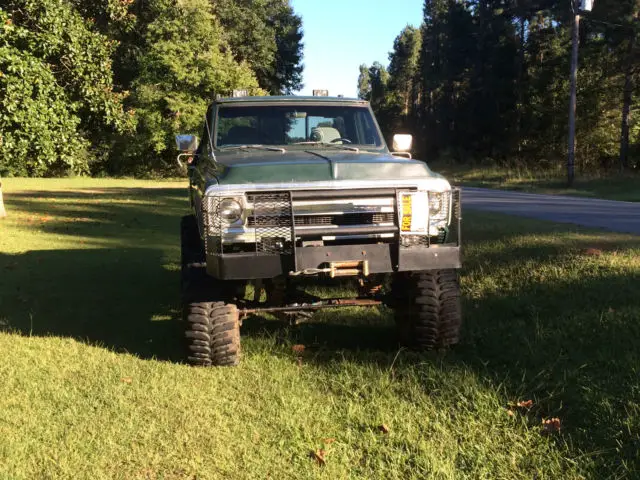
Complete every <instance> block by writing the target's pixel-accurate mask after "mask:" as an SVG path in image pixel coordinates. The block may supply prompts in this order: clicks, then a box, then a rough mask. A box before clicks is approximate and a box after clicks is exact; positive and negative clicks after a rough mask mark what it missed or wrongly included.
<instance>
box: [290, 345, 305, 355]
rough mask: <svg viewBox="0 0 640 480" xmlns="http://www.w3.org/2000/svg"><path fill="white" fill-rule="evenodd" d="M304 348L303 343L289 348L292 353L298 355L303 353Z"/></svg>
mask: <svg viewBox="0 0 640 480" xmlns="http://www.w3.org/2000/svg"><path fill="white" fill-rule="evenodd" d="M304 348H305V347H304V345H294V346H293V347H291V350H293V352H294V353H297V354H298V355H300V354H302V353H304Z"/></svg>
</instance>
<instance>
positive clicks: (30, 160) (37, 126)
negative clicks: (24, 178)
mask: <svg viewBox="0 0 640 480" xmlns="http://www.w3.org/2000/svg"><path fill="white" fill-rule="evenodd" d="M5 8H6V11H5V10H0V38H1V40H0V106H1V108H0V110H1V111H2V114H1V115H0V140H1V144H0V158H1V159H2V160H0V162H1V163H0V173H3V174H4V175H55V174H61V173H66V172H72V173H85V172H87V169H88V163H87V161H88V158H87V157H88V155H87V152H86V149H87V148H88V147H89V144H88V142H87V140H86V138H85V136H84V135H83V133H82V131H83V130H85V129H90V128H93V129H102V128H110V129H114V130H118V131H120V132H126V131H127V130H128V129H130V128H131V126H132V121H131V118H130V115H128V114H126V113H125V112H124V111H123V108H122V100H123V98H124V94H122V93H116V92H114V90H113V82H112V75H111V70H110V65H111V60H110V55H111V53H112V51H113V47H114V45H113V43H112V42H110V41H109V40H108V39H107V38H105V37H104V36H103V35H101V34H99V33H96V32H94V31H92V30H91V26H90V24H89V23H88V22H87V21H85V20H84V19H83V18H82V17H81V16H80V15H79V14H78V13H77V12H76V11H75V10H74V9H73V8H72V7H71V6H70V5H69V4H67V3H65V2H61V1H57V0H43V1H40V0H38V1H35V0H13V1H10V2H8V4H7V5H6V6H5Z"/></svg>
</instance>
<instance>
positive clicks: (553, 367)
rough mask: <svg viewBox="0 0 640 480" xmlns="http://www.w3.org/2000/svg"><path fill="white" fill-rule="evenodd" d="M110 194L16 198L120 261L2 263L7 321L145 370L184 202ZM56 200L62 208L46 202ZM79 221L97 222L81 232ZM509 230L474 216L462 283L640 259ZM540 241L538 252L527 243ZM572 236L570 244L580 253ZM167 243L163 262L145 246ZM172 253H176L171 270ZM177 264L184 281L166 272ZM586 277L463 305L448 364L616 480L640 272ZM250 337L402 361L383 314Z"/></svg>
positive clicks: (539, 230)
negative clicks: (557, 424) (497, 391)
mask: <svg viewBox="0 0 640 480" xmlns="http://www.w3.org/2000/svg"><path fill="white" fill-rule="evenodd" d="M102 190H104V191H103V192H101V193H93V192H94V191H93V190H92V191H91V193H90V192H82V191H71V192H48V191H43V192H39V193H37V194H36V195H35V196H34V193H33V192H29V193H26V192H20V193H18V194H13V195H12V196H11V198H10V199H7V200H8V202H7V203H8V204H9V205H11V206H12V208H15V209H17V210H21V211H23V212H26V213H27V214H35V215H37V214H51V215H53V216H54V219H53V220H52V221H49V222H47V223H46V224H43V225H42V226H41V227H40V229H41V230H44V231H45V232H47V233H56V234H68V235H72V236H86V237H93V238H96V239H97V238H109V239H111V240H115V241H116V242H117V243H118V244H120V245H122V248H117V249H92V250H86V249H85V250H47V251H45V250H38V251H32V252H28V253H26V254H21V255H3V254H0V278H1V280H2V284H1V289H0V321H3V322H5V323H6V324H7V325H5V327H4V328H7V329H13V330H17V331H19V332H21V333H23V334H32V335H49V334H51V335H61V336H70V337H73V338H77V339H81V340H84V341H88V342H90V343H98V344H101V345H104V346H106V347H109V348H113V349H115V350H118V351H128V352H131V353H134V354H136V355H138V356H140V357H143V358H151V357H156V358H160V359H168V360H177V359H179V358H180V357H181V354H182V352H181V336H182V333H181V328H180V325H179V324H178V323H177V322H174V321H171V320H172V319H175V318H176V317H177V316H178V315H179V312H178V311H177V310H178V272H177V257H178V255H177V251H178V243H179V239H178V222H179V217H180V215H182V214H184V212H185V211H186V201H185V199H184V192H183V191H182V190H181V189H151V190H148V189H102ZM38 195H41V198H39V197H38ZM51 198H54V199H56V202H55V203H54V205H53V206H51V205H48V203H47V199H51ZM34 199H35V200H34ZM127 199H130V200H131V202H127ZM78 216H82V217H86V218H88V219H89V220H90V222H73V221H72V220H73V219H75V218H77V217H78ZM505 218H507V217H502V216H497V215H488V214H475V213H474V214H472V215H471V214H470V215H467V217H466V220H465V222H466V223H465V224H466V225H467V227H466V230H467V232H469V233H468V234H467V235H466V238H467V240H468V242H467V243H466V245H467V246H468V248H467V254H466V255H467V258H466V260H465V268H464V270H463V280H464V277H467V278H474V279H477V280H478V281H481V280H482V279H483V278H490V279H493V280H499V281H507V282H508V281H509V276H510V275H519V276H523V277H525V278H528V277H527V276H529V275H533V274H534V273H535V272H534V270H535V271H536V272H538V273H540V272H543V273H544V272H545V271H548V270H551V271H552V270H553V269H554V268H556V267H557V266H558V265H559V264H560V263H561V262H563V261H565V262H566V261H571V259H572V257H571V256H570V255H569V254H571V255H575V254H576V252H581V251H583V250H586V249H589V248H599V249H602V250H604V251H609V250H624V249H629V248H640V239H638V240H635V239H634V238H633V237H629V236H626V237H617V236H615V235H598V236H590V235H586V236H580V235H574V233H569V234H567V233H566V232H576V231H578V232H579V231H580V229H577V228H574V227H570V226H562V227H556V226H553V227H551V226H549V225H548V224H544V223H542V222H534V221H528V220H527V221H522V220H518V219H516V218H512V217H509V220H508V222H509V223H508V224H506V221H505ZM67 220H69V221H67ZM123 225H124V226H123ZM530 233H534V234H535V235H534V237H533V238H532V239H530V240H528V241H523V242H520V241H519V240H518V239H520V238H521V237H526V236H528V235H529V234H530ZM557 234H560V238H559V239H558V238H556V235H557ZM562 234H564V235H570V236H571V238H570V243H567V238H568V237H567V238H562ZM161 242H162V245H164V246H165V247H164V249H161V248H155V247H151V246H150V245H149V244H152V245H156V244H160V243H161ZM167 246H171V247H167ZM167 248H171V249H172V250H171V251H172V252H173V253H170V254H169V259H167ZM574 260H575V261H579V260H580V259H579V258H577V257H576V258H574ZM167 263H170V264H174V265H175V267H176V269H175V271H171V270H168V269H167V268H165V267H164V266H163V265H165V264H167ZM590 268H592V270H590V274H589V275H586V276H584V277H580V276H578V277H575V278H564V277H562V276H561V277H560V279H557V278H554V277H553V276H551V277H550V278H549V279H544V278H542V277H541V276H540V275H538V276H536V277H535V278H534V277H533V276H531V277H530V278H528V281H526V282H524V283H523V282H522V278H519V279H514V281H516V280H517V281H520V283H523V286H520V287H517V288H509V289H504V290H501V289H500V288H495V289H493V293H485V294H483V295H482V296H481V297H480V298H479V299H478V300H473V299H471V298H467V299H466V300H465V308H464V311H465V323H466V327H465V332H464V337H463V343H462V344H461V345H460V346H459V347H457V348H456V349H455V350H454V351H453V352H451V353H450V354H449V355H448V356H446V357H444V358H445V363H449V364H454V365H456V364H458V365H464V366H465V367H467V368H471V369H473V370H475V371H477V372H478V373H479V374H480V376H482V377H483V378H488V379H489V380H490V381H491V382H492V383H493V384H495V385H500V386H501V387H500V388H502V389H504V392H505V395H506V396H507V397H508V398H510V399H513V400H518V399H528V398H533V399H534V400H535V408H534V409H533V410H532V412H531V414H530V415H531V421H532V422H534V423H535V422H539V421H540V419H541V418H543V417H548V416H558V417H560V418H561V420H562V422H563V425H564V431H565V432H566V435H565V437H564V438H565V439H566V440H567V442H568V443H569V447H570V448H577V449H578V450H576V452H577V451H581V452H593V454H592V455H590V456H592V457H593V458H594V461H595V463H596V465H597V466H598V467H599V468H598V471H599V473H601V474H602V475H600V476H601V477H609V476H615V474H616V473H620V474H624V473H625V472H627V473H628V472H637V471H639V470H640V458H639V456H638V453H637V452H638V451H639V450H640V439H639V436H638V432H640V407H639V405H640V380H639V373H640V367H639V366H640V349H638V342H639V341H640V322H638V319H640V273H639V272H638V271H637V270H635V271H633V270H630V269H627V270H625V271H622V270H620V269H613V268H609V267H607V265H605V264H604V263H603V262H600V263H595V264H594V265H592V266H591V267H590ZM469 288H471V286H469ZM242 333H243V335H245V336H246V337H253V338H261V337H269V338H274V337H275V338H276V339H277V340H278V341H281V342H282V343H291V344H296V343H300V344H304V345H306V346H308V347H309V352H308V356H307V357H306V358H309V359H310V361H313V362H315V363H316V364H318V365H320V366H323V365H327V364H328V363H330V362H335V361H340V360H341V359H342V358H344V357H345V356H346V357H347V358H348V359H349V360H350V361H354V362H362V363H369V364H377V365H380V366H382V367H384V368H387V369H388V368H389V366H390V363H391V362H392V361H393V360H394V357H395V354H396V352H397V342H396V340H395V333H394V328H393V325H392V323H391V321H390V315H389V314H388V313H386V312H384V311H383V313H382V314H379V313H377V312H376V311H372V312H367V311H366V310H365V311H363V310H356V309H353V310H348V311H345V312H344V313H336V312H328V311H327V312H324V313H321V314H317V317H316V318H314V320H313V321H312V322H311V323H306V324H302V325H301V326H298V327H289V325H288V324H287V323H284V322H280V321H277V320H266V319H264V318H260V317H254V318H250V319H247V320H246V322H245V324H244V325H243V330H242ZM421 358H422V359H423V358H424V357H420V356H418V355H415V354H406V355H405V354H403V355H401V356H400V358H399V359H398V362H397V363H396V366H397V368H399V369H401V368H404V366H408V367H410V366H411V365H412V363H414V364H415V363H417V362H418V361H423V360H420V359H421ZM427 358H436V356H435V355H434V356H431V355H429V356H428V357H427ZM437 358H438V359H441V358H442V356H437ZM425 388H426V387H425ZM505 406H506V405H505Z"/></svg>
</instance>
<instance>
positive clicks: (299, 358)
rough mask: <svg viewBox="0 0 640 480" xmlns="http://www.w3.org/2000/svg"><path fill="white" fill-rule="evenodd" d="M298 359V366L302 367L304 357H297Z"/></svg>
mask: <svg viewBox="0 0 640 480" xmlns="http://www.w3.org/2000/svg"><path fill="white" fill-rule="evenodd" d="M296 360H297V361H298V367H300V368H301V367H302V357H297V358H296Z"/></svg>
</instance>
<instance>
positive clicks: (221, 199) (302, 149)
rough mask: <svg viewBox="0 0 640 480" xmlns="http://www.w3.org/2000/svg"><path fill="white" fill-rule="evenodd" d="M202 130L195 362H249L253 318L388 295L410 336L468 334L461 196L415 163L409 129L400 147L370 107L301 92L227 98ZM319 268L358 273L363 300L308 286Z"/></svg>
mask: <svg viewBox="0 0 640 480" xmlns="http://www.w3.org/2000/svg"><path fill="white" fill-rule="evenodd" d="M203 132H204V133H203V138H202V141H201V142H199V144H198V139H197V138H196V137H194V136H191V135H179V136H178V137H177V138H176V141H177V143H178V149H179V150H181V151H182V152H183V153H181V154H180V155H179V156H178V159H179V161H180V159H185V158H187V159H188V170H189V190H190V198H191V207H192V214H191V215H188V216H185V217H183V218H182V232H181V234H182V289H183V311H184V313H183V317H184V325H185V337H186V340H187V359H188V361H189V362H190V363H192V364H195V365H236V364H237V363H238V362H239V360H240V324H241V320H242V318H244V317H245V316H247V315H250V314H256V313H260V312H272V313H275V314H278V315H285V314H290V315H293V314H296V313H299V311H301V310H304V311H314V310H318V309H321V308H333V307H338V306H347V305H348V306H352V305H365V306H374V305H381V304H385V305H388V306H389V307H391V308H392V309H393V310H394V312H395V318H396V322H397V326H398V334H399V340H400V342H401V344H403V345H406V346H409V347H412V348H416V349H432V348H443V347H447V346H449V345H452V344H455V343H456V342H457V341H458V337H459V330H460V325H461V311H460V290H459V285H458V276H457V269H458V268H460V266H461V260H460V234H461V229H460V227H461V225H460V222H461V215H460V191H459V190H458V189H455V188H452V187H451V185H450V184H449V182H448V181H447V180H446V179H445V178H443V177H442V176H441V175H438V174H436V173H434V172H432V171H431V170H430V169H429V168H428V167H427V165H426V164H425V162H422V161H418V160H412V159H411V155H410V154H409V153H408V151H409V150H410V148H411V137H410V136H409V135H396V136H395V137H394V149H395V150H398V151H396V152H390V151H389V149H388V148H387V145H386V144H385V141H384V140H383V137H382V135H381V133H380V128H379V127H378V124H377V122H376V120H375V118H374V115H373V113H372V111H371V108H370V106H369V104H368V103H367V102H365V101H362V100H355V99H345V98H331V97H294V96H285V97H240V98H223V99H219V100H217V101H216V102H214V103H213V104H212V105H211V106H210V108H209V109H208V111H207V114H206V117H205V119H204V128H203ZM389 275H390V276H391V281H390V282H388V283H390V287H389V288H388V289H387V291H386V292H385V291H383V289H382V288H381V285H382V283H383V277H387V278H388V276H389ZM320 277H329V278H344V277H351V278H352V279H354V280H356V281H357V282H358V285H359V289H360V295H359V296H358V297H357V298H350V299H344V298H340V299H320V298H309V296H308V295H306V294H304V293H303V292H301V291H299V290H298V289H297V288H296V287H297V285H296V284H297V283H299V282H297V281H298V280H299V279H301V278H305V279H307V280H306V283H308V282H309V280H308V279H309V278H311V279H313V278H316V279H319V278H320ZM324 281H325V280H324V279H323V282H324ZM248 284H252V285H253V289H251V288H249V289H247V285H248ZM247 291H249V292H251V291H253V292H254V293H253V298H247V297H248V296H249V297H250V295H247V293H246V292H247Z"/></svg>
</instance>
